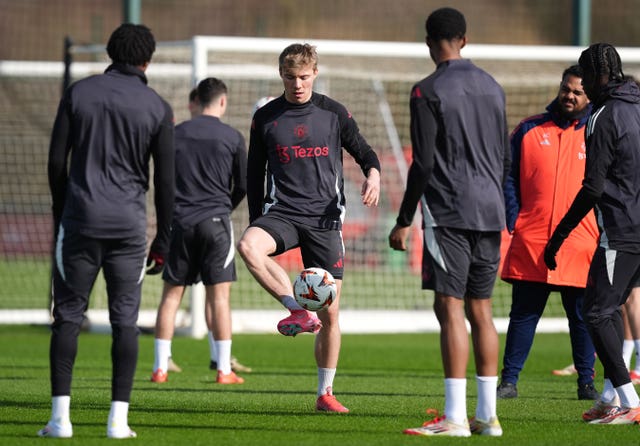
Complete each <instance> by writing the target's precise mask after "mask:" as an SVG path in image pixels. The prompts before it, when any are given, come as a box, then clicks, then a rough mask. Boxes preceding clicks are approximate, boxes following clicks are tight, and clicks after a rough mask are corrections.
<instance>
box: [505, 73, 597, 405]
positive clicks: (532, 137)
mask: <svg viewBox="0 0 640 446" xmlns="http://www.w3.org/2000/svg"><path fill="white" fill-rule="evenodd" d="M590 112H591V104H590V103H589V99H588V98H587V95H586V94H585V93H584V90H583V89H582V70H581V69H580V67H579V66H578V65H573V66H571V67H569V68H567V69H566V70H564V72H563V73H562V80H561V82H560V87H559V89H558V94H557V95H556V97H555V98H554V100H553V101H552V102H551V104H549V105H548V106H547V110H546V112H545V113H541V114H537V115H534V116H531V117H529V118H526V119H525V120H523V121H522V122H521V123H520V124H519V125H518V126H517V127H516V129H515V130H514V131H513V133H512V134H511V158H512V160H513V164H512V165H511V172H510V173H509V176H508V177H507V182H506V185H505V190H504V193H505V203H506V208H507V211H506V212H507V229H508V230H509V232H510V233H511V234H512V238H511V243H510V244H509V250H508V251H507V254H506V256H505V259H504V264H503V266H502V279H503V280H505V281H507V282H509V283H511V284H512V285H513V288H512V294H511V311H510V313H509V328H508V330H507V339H506V343H505V348H504V358H503V369H502V380H501V382H500V385H499V386H498V389H497V392H498V398H516V397H517V396H518V388H517V386H516V385H517V382H518V379H519V377H520V371H521V370H522V368H523V367H524V364H525V361H526V360H527V357H528V355H529V351H530V350H531V346H532V345H533V338H534V336H535V332H536V327H537V325H538V321H539V320H540V317H541V316H542V313H543V311H544V308H545V306H546V304H547V300H548V299H549V295H550V293H551V292H552V291H557V292H559V293H560V297H561V298H562V306H563V307H564V310H565V313H566V315H567V320H568V321H569V336H570V338H571V350H572V353H573V360H574V364H575V366H576V369H577V371H578V379H577V382H578V399H580V400H595V399H597V398H598V397H599V394H598V392H597V391H596V389H595V387H594V385H593V376H594V374H595V371H594V369H593V365H594V363H595V348H594V347H593V343H592V342H591V338H590V337H589V333H588V332H587V327H586V325H585V323H584V320H583V318H582V301H583V296H584V287H585V286H586V284H587V271H588V270H589V264H590V263H591V257H592V256H593V251H594V250H595V247H596V240H597V237H598V228H597V226H596V221H595V218H594V216H593V215H589V216H588V218H585V219H583V220H582V222H581V223H580V225H579V226H578V228H577V230H576V231H575V232H574V233H573V235H572V236H571V237H570V238H569V240H568V245H569V246H568V249H567V250H566V251H565V252H564V253H562V255H560V257H559V259H560V262H559V263H560V267H559V268H558V269H557V270H556V271H554V272H549V271H548V270H547V267H546V266H545V265H544V262H542V261H541V260H542V252H543V251H544V246H545V244H546V241H547V237H548V235H549V233H550V232H551V230H552V229H553V224H552V222H553V219H554V218H555V216H556V215H563V214H564V213H565V212H566V211H567V209H569V205H571V201H572V200H573V198H574V197H575V196H576V193H577V192H578V189H580V184H581V182H582V177H583V176H584V166H585V156H584V153H585V152H584V150H585V149H584V127H585V124H586V123H587V119H588V118H589V113H590Z"/></svg>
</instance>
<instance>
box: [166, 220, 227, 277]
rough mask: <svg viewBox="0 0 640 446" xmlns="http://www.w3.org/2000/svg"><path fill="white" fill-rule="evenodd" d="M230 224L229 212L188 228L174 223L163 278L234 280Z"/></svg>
mask: <svg viewBox="0 0 640 446" xmlns="http://www.w3.org/2000/svg"><path fill="white" fill-rule="evenodd" d="M234 256H235V243H234V240H233V227H232V225H231V220H230V219H229V217H228V216H225V217H214V218H208V219H206V220H204V221H202V222H200V223H198V224H197V225H195V226H193V227H191V228H186V229H185V228H181V227H180V226H179V225H173V226H172V228H171V245H170V247H169V258H168V260H167V262H166V264H165V267H164V272H163V273H162V279H163V280H164V281H165V282H167V283H170V284H172V285H183V286H184V285H192V284H194V283H197V282H199V281H201V280H202V283H203V284H204V285H215V284H217V283H222V282H234V281H235V280H236V265H235V261H234Z"/></svg>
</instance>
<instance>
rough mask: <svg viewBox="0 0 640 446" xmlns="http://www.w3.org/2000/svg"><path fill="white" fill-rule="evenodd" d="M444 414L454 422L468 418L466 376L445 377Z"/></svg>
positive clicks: (462, 421)
mask: <svg viewBox="0 0 640 446" xmlns="http://www.w3.org/2000/svg"><path fill="white" fill-rule="evenodd" d="M494 392H495V388H494ZM444 415H445V416H446V417H447V419H448V420H449V421H452V422H454V423H460V424H462V423H464V421H465V420H466V419H467V379H466V378H445V380H444Z"/></svg>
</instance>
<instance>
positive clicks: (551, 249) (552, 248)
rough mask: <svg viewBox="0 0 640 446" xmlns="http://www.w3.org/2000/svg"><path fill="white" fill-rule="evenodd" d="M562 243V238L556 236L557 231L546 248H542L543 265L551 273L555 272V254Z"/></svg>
mask: <svg viewBox="0 0 640 446" xmlns="http://www.w3.org/2000/svg"><path fill="white" fill-rule="evenodd" d="M562 243H564V237H562V236H560V235H558V233H557V231H556V232H554V233H553V235H552V236H551V238H550V239H549V241H548V242H547V246H545V247H544V263H545V265H547V268H549V269H550V270H551V271H553V270H555V269H556V267H557V266H558V264H557V263H556V254H557V253H558V250H559V249H560V247H561V246H562Z"/></svg>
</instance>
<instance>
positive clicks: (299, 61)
mask: <svg viewBox="0 0 640 446" xmlns="http://www.w3.org/2000/svg"><path fill="white" fill-rule="evenodd" d="M278 63H279V68H280V71H281V72H282V71H283V70H286V69H287V68H297V67H302V66H306V65H313V69H314V70H316V69H317V68H318V53H317V52H316V47H315V46H314V45H310V44H308V43H293V44H291V45H289V46H288V47H286V48H285V49H284V50H282V53H280V57H279V58H278Z"/></svg>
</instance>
